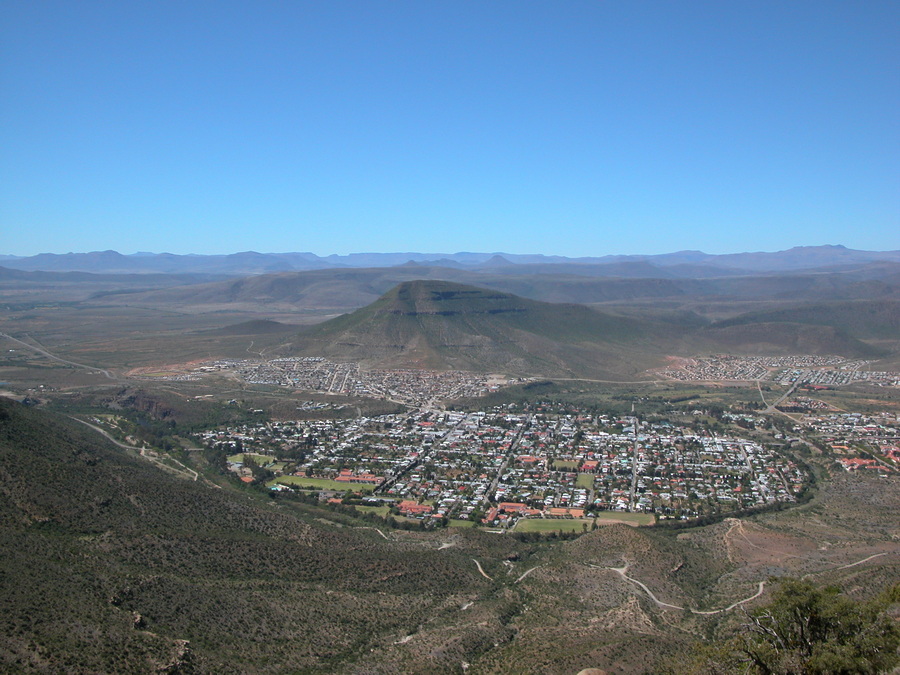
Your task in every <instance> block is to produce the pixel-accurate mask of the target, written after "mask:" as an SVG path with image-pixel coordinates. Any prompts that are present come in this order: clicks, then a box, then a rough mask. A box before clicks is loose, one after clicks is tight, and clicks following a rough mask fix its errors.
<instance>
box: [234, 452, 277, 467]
mask: <svg viewBox="0 0 900 675" xmlns="http://www.w3.org/2000/svg"><path fill="white" fill-rule="evenodd" d="M244 455H249V456H250V457H252V458H253V459H255V460H256V463H257V464H259V465H260V466H266V465H267V464H270V463H271V462H272V460H274V459H275V458H274V457H272V456H271V455H260V454H257V453H255V452H239V453H237V454H236V455H231V456H230V457H228V461H229V462H243V461H244Z"/></svg>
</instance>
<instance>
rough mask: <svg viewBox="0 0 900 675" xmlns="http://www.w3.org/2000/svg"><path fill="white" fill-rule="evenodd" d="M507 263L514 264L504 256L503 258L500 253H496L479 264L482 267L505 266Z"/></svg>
mask: <svg viewBox="0 0 900 675" xmlns="http://www.w3.org/2000/svg"><path fill="white" fill-rule="evenodd" d="M509 265H515V263H513V262H510V261H509V260H507V259H506V258H504V257H503V256H502V255H500V254H499V253H498V254H495V255H493V256H491V257H490V258H489V259H488V260H485V261H484V262H483V263H482V265H481V266H482V267H507V266H509Z"/></svg>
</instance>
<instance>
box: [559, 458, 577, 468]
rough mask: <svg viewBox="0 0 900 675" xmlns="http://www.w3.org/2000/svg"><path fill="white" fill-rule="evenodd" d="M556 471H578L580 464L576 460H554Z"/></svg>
mask: <svg viewBox="0 0 900 675" xmlns="http://www.w3.org/2000/svg"><path fill="white" fill-rule="evenodd" d="M553 468H554V469H557V470H559V469H577V468H578V462H577V461H576V460H574V459H555V460H553Z"/></svg>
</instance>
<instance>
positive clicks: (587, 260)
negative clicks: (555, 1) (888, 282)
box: [0, 246, 900, 278]
mask: <svg viewBox="0 0 900 675" xmlns="http://www.w3.org/2000/svg"><path fill="white" fill-rule="evenodd" d="M0 261H2V262H3V264H4V266H6V267H9V268H11V269H18V270H29V271H35V270H42V271H56V272H94V273H104V274H107V273H116V274H123V273H131V274H135V273H140V274H147V273H157V274H160V273H162V274H191V273H204V274H231V275H235V276H246V275H250V274H265V273H272V272H284V271H292V270H312V269H327V268H347V267H392V266H395V265H403V264H406V263H408V262H410V261H412V262H416V263H419V264H424V265H429V266H436V265H449V266H454V267H467V268H473V269H474V268H480V269H484V270H494V271H498V272H500V273H507V272H509V269H510V268H515V267H517V266H539V267H540V268H541V270H544V271H546V269H547V268H550V269H553V271H555V272H559V271H562V270H563V269H566V270H569V271H572V270H575V269H578V271H577V272H574V271H572V272H571V273H576V274H580V275H583V276H624V277H636V276H641V275H643V276H650V277H662V278H665V277H670V276H678V277H684V276H696V277H712V276H727V275H733V274H735V272H736V271H740V272H745V273H759V272H785V271H795V270H809V269H814V268H819V267H835V266H848V265H861V264H866V263H871V262H875V261H888V262H900V251H856V250H852V249H848V248H845V247H844V246H801V247H796V248H792V249H789V250H787V251H778V252H773V253H734V254H725V255H712V254H707V253H703V252H701V251H679V252H675V253H666V254H662V255H610V256H601V257H581V258H567V257H564V256H548V255H540V254H527V255H522V254H512V253H502V252H492V253H470V252H462V253H352V254H350V255H329V256H324V257H322V256H318V255H315V254H314V253H257V252H255V251H245V252H242V253H234V254H231V255H174V254H171V253H159V254H153V253H146V252H141V253H135V254H133V255H122V254H120V253H117V252H116V251H95V252H92V253H66V254H62V255H58V254H54V253H42V254H40V255H36V256H30V257H21V258H18V257H13V256H9V257H7V256H0ZM670 268H678V271H677V272H676V271H674V270H670ZM532 269H533V271H541V270H539V269H537V268H532ZM666 270H669V271H666Z"/></svg>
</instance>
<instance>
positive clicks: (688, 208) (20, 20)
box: [0, 0, 900, 256]
mask: <svg viewBox="0 0 900 675" xmlns="http://www.w3.org/2000/svg"><path fill="white" fill-rule="evenodd" d="M826 243H827V244H844V245H846V246H849V247H851V248H860V249H871V250H888V249H900V3H898V2H895V1H890V2H878V1H866V2H829V1H826V0H816V1H815V2H806V1H803V0H794V1H791V2H783V1H779V2H766V1H753V2H750V1H747V2H739V1H734V2H721V1H716V2H693V1H690V0H685V1H683V2H682V1H678V2H676V1H674V0H672V1H665V2H664V1H658V2H645V1H641V0H636V1H630V0H629V1H609V2H600V1H599V0H597V1H593V2H584V1H577V0H575V1H567V2H549V1H548V2H529V1H528V0H524V1H515V2H512V1H505V0H495V1H491V2H469V1H464V0H453V1H452V2H449V1H448V2H431V1H426V2H423V1H421V0H416V1H409V2H408V1H404V0H391V1H390V2H377V1H367V2H346V1H342V0H328V1H327V2H322V1H316V2H303V1H301V0H291V1H283V2H282V1H273V0H254V1H252V2H250V1H247V2H230V1H228V0H216V1H215V2H202V1H191V2H182V1H180V0H179V1H168V0H156V1H153V2H150V1H149V0H148V1H136V2H121V1H119V0H116V1H111V2H97V1H93V0H77V1H75V0H73V1H71V2H54V1H52V0H47V1H41V2H26V1H24V0H0V253H6V254H14V255H31V254H35V253H39V252H55V253H65V252H68V251H92V250H104V249H115V250H118V251H120V252H122V253H132V252H135V251H153V252H161V251H168V252H172V253H232V252H236V251H244V250H256V251H262V252H276V251H312V252H314V253H318V254H320V255H327V254H330V253H340V254H344V253H350V252H360V251H423V252H455V251H463V250H468V251H506V252H510V253H546V254H558V255H570V256H580V255H606V254H628V253H647V254H650V253H664V252H670V251H676V250H682V249H700V250H703V251H706V252H708V253H729V252H739V251H760V250H766V251H773V250H780V249H785V248H790V247H792V246H797V245H818V244H826Z"/></svg>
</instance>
